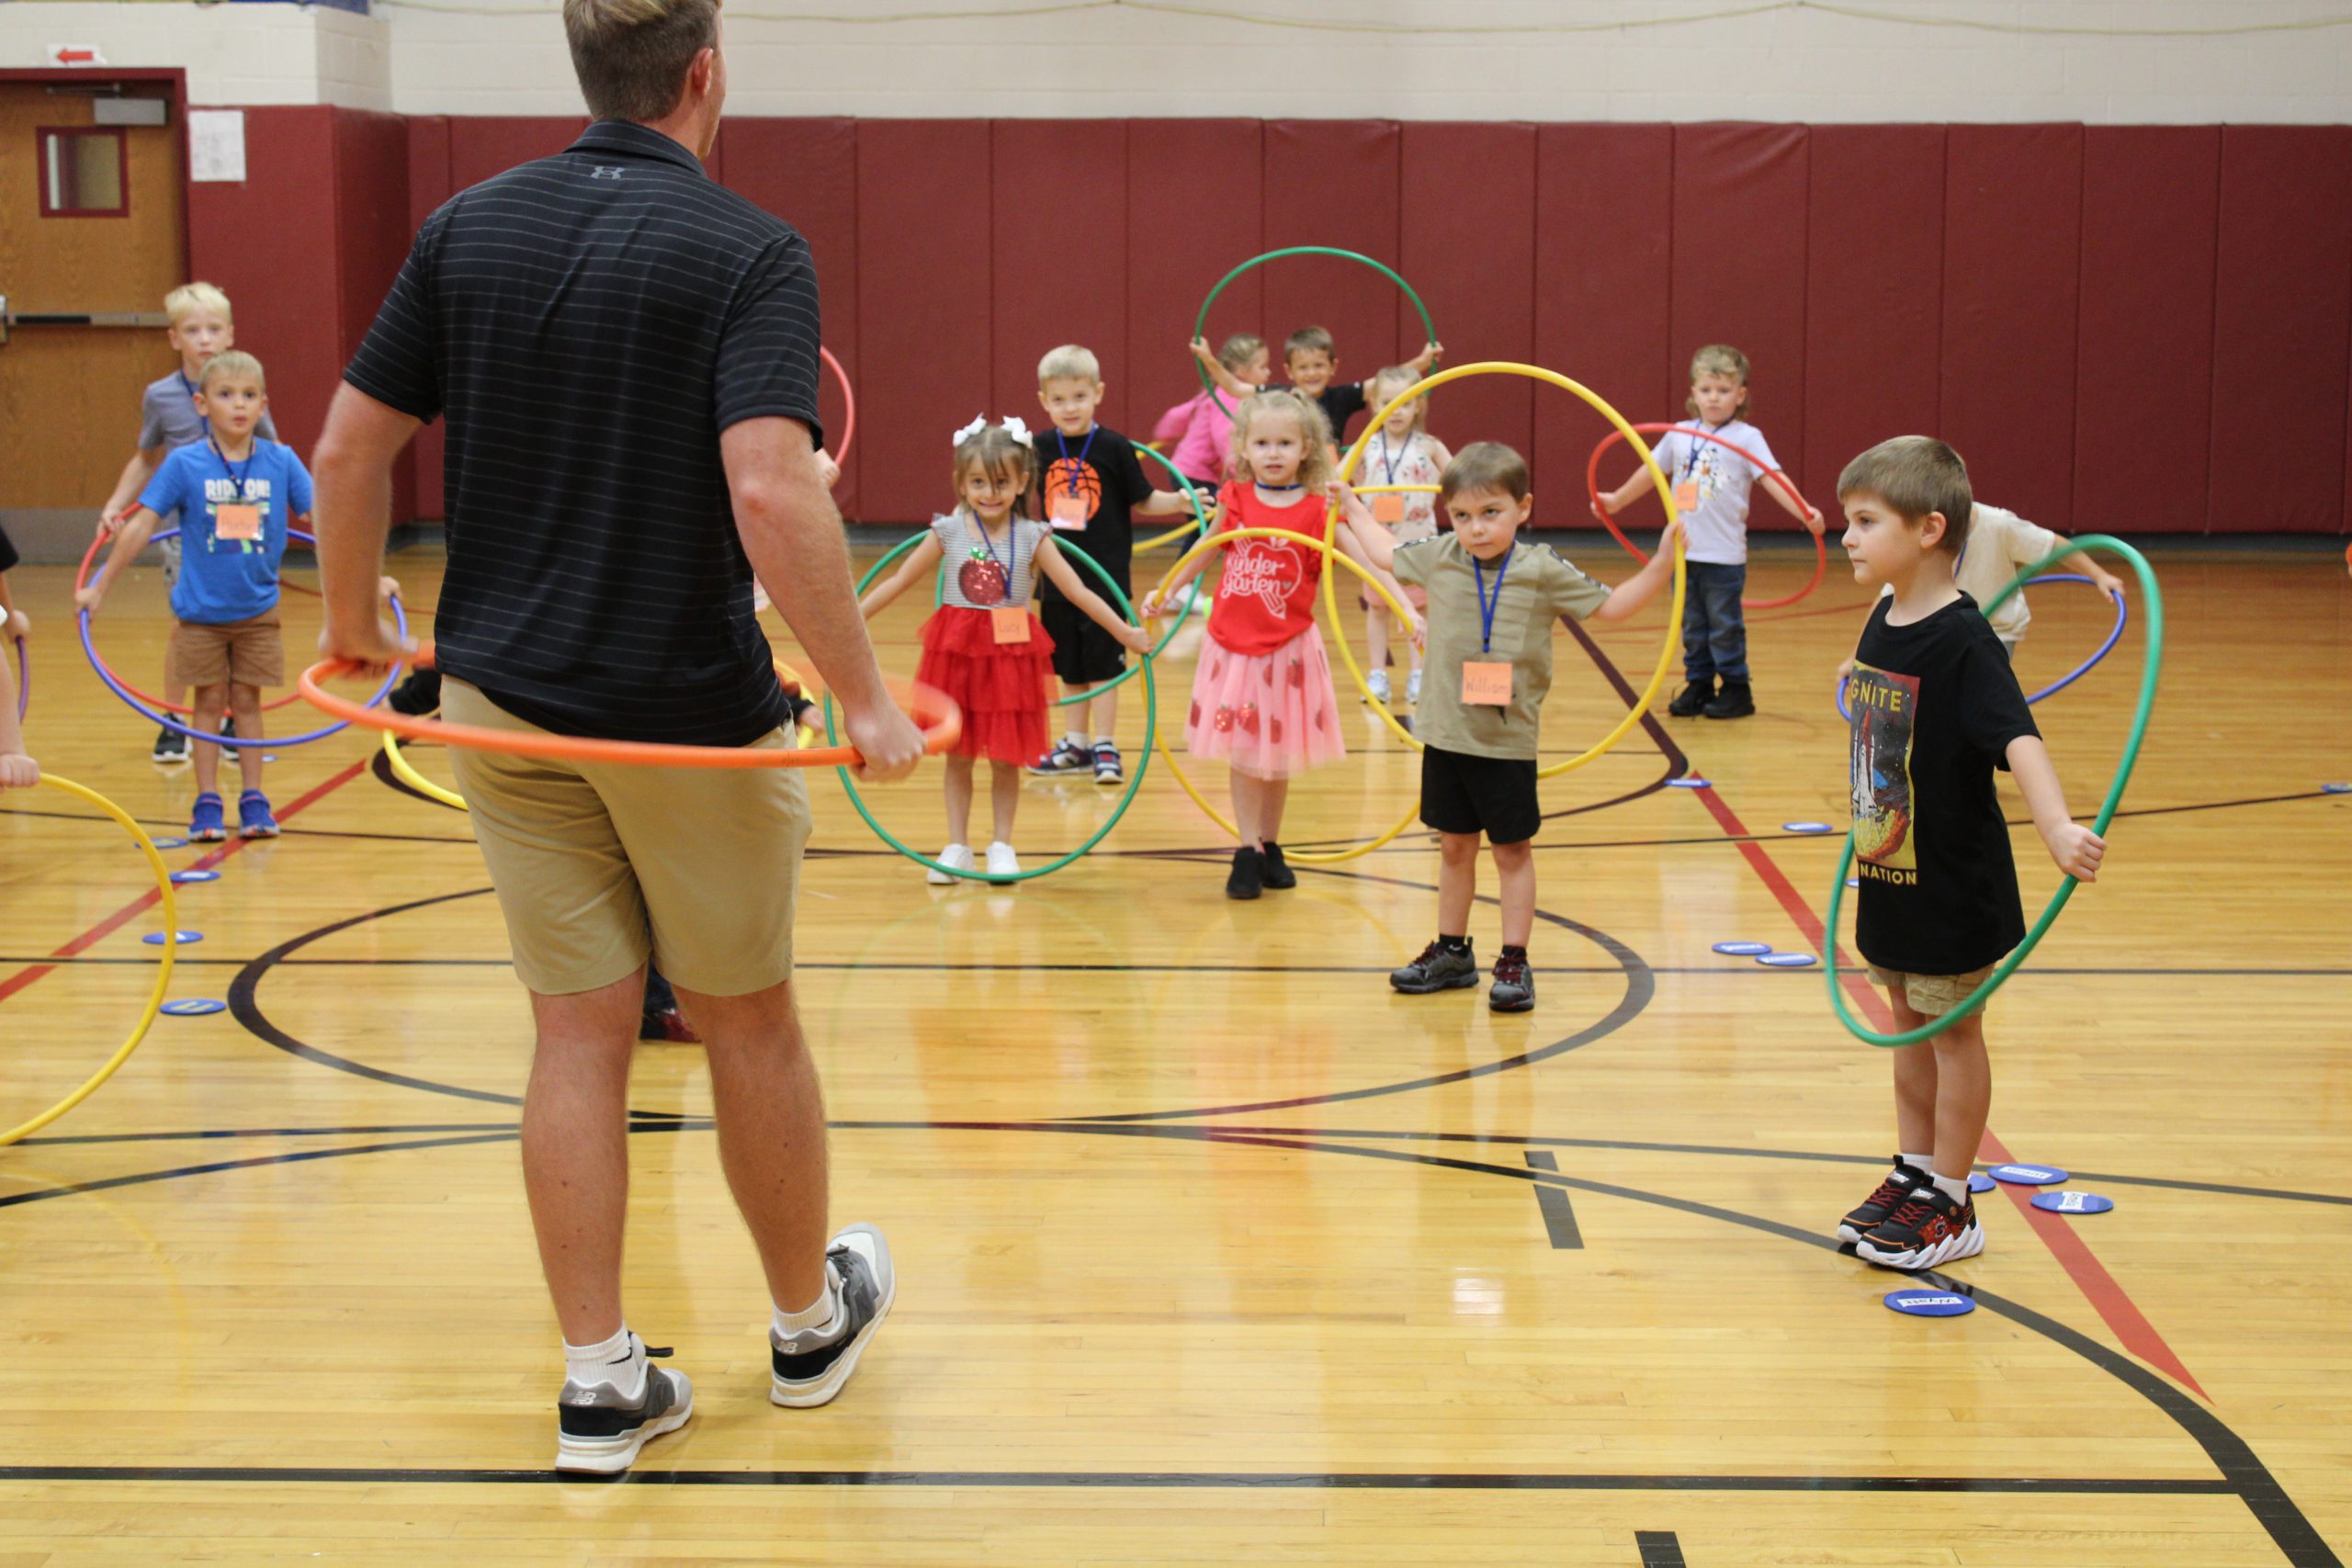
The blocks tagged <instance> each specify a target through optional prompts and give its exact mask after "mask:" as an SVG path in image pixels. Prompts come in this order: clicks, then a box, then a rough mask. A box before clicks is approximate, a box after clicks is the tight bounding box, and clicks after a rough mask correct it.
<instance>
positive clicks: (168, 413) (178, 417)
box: [139, 370, 277, 454]
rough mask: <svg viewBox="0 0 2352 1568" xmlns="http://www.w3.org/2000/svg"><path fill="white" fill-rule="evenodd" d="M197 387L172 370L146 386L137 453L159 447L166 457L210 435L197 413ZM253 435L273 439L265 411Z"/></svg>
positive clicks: (274, 428) (274, 432)
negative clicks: (162, 449)
mask: <svg viewBox="0 0 2352 1568" xmlns="http://www.w3.org/2000/svg"><path fill="white" fill-rule="evenodd" d="M197 391H198V387H197V384H196V383H195V382H193V381H191V380H189V379H188V378H187V376H185V375H183V374H182V373H181V372H179V371H177V370H175V371H173V372H172V373H171V374H170V375H168V376H164V377H159V378H156V379H155V380H153V381H150V382H148V383H147V389H146V390H145V391H144V392H142V393H141V394H140V397H139V449H140V450H141V452H153V450H154V449H155V448H156V447H158V446H161V447H162V448H164V452H165V453H166V454H169V453H173V452H176V451H178V450H179V449H180V448H181V447H183V446H192V445H194V444H195V443H197V442H198V441H201V440H203V439H204V438H205V436H206V435H207V434H209V433H210V431H211V428H212V427H211V426H210V425H209V424H207V423H205V420H204V416H203V415H202V414H200V413H198V412H197V409H196V394H197ZM254 434H256V435H258V436H260V437H261V438H262V439H263V440H265V441H275V440H277V425H275V424H273V423H270V418H269V414H268V412H267V411H266V410H265V411H264V412H263V413H262V416H261V418H260V419H259V420H257V421H255V422H254Z"/></svg>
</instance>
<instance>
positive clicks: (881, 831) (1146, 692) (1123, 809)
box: [825, 529, 1183, 885]
mask: <svg viewBox="0 0 2352 1568" xmlns="http://www.w3.org/2000/svg"><path fill="white" fill-rule="evenodd" d="M929 537H931V532H930V530H929V529H925V530H924V531H923V532H922V533H920V534H915V535H910V536H908V537H907V538H904V539H901V540H899V542H898V543H897V544H896V545H893V546H892V547H890V549H889V551H888V554H886V555H884V556H883V558H881V559H880V560H878V561H876V562H875V563H874V565H873V566H872V568H871V569H869V570H867V572H866V574H865V576H864V577H861V578H859V579H858V580H857V593H858V596H859V597H860V598H864V597H865V591H866V589H868V588H869V587H871V586H873V583H874V580H875V579H876V577H879V576H880V575H881V574H882V569H883V568H884V567H887V566H888V565H889V564H890V563H891V562H892V561H894V560H897V559H898V558H899V557H900V556H902V555H905V554H906V553H907V552H908V551H909V550H911V549H913V548H914V547H916V546H917V545H920V544H922V542H923V541H924V540H925V539H927V538H929ZM1054 544H1055V547H1057V548H1058V549H1063V550H1067V551H1069V554H1070V555H1071V556H1072V557H1073V558H1075V559H1076V560H1077V561H1078V562H1079V563H1080V565H1081V566H1083V567H1085V568H1086V570H1089V571H1091V572H1092V573H1093V574H1094V576H1095V580H1096V581H1098V582H1100V583H1101V584H1102V585H1103V589H1104V590H1105V591H1106V592H1109V593H1110V595H1111V599H1112V602H1113V603H1114V604H1117V605H1118V606H1119V613H1120V614H1121V615H1125V616H1126V617H1127V620H1128V621H1129V622H1130V623H1131V624H1137V625H1139V624H1141V623H1139V622H1136V611H1135V606H1134V605H1133V604H1129V603H1127V596H1126V595H1125V593H1123V592H1120V590H1119V585H1118V584H1117V583H1115V582H1114V581H1111V574H1110V573H1109V572H1107V571H1105V570H1103V563H1102V562H1100V561H1098V560H1096V559H1095V558H1093V557H1092V556H1090V555H1088V554H1087V553H1086V552H1085V551H1084V550H1081V549H1079V548H1077V547H1075V546H1072V545H1070V544H1069V543H1068V542H1066V541H1064V540H1060V539H1057V540H1055V541H1054ZM1177 624H1178V625H1179V626H1182V624H1183V623H1182V622H1181V621H1180V622H1178V623H1177ZM1165 645H1166V639H1165V638H1163V639H1162V646H1163V647H1164V646H1165ZM1158 651H1159V650H1158V649H1154V650H1153V651H1152V653H1150V654H1147V655H1145V656H1144V657H1143V658H1142V659H1141V660H1137V664H1136V667H1137V668H1138V669H1140V670H1142V671H1143V750H1142V752H1141V754H1140V755H1138V756H1137V757H1136V766H1135V771H1134V773H1130V774H1129V775H1128V777H1127V788H1126V793H1125V794H1124V795H1120V796H1119V804H1118V805H1117V806H1116V807H1114V808H1113V810H1112V812H1111V816H1110V819H1109V820H1108V821H1106V822H1104V823H1103V826H1101V827H1100V828H1097V829H1094V836H1093V837H1092V838H1091V839H1089V840H1086V842H1084V843H1082V844H1080V845H1079V846H1078V848H1076V849H1074V850H1072V851H1070V852H1069V853H1068V854H1066V855H1064V856H1062V858H1061V859H1059V860H1057V861H1054V862H1052V863H1048V864H1046V865H1041V866H1035V867H1033V868H1031V869H1030V870H1028V871H1019V872H1015V873H1013V874H1012V875H1011V876H990V875H989V874H988V873H987V872H985V871H980V870H977V869H975V870H970V871H967V870H964V869H961V868H959V867H956V866H952V865H944V864H942V863H940V862H938V861H935V860H933V859H932V858H931V857H930V856H929V855H927V854H924V853H923V852H922V851H920V850H914V849H910V848H909V847H907V846H906V845H905V844H902V843H900V842H899V840H897V839H895V838H893V837H891V835H890V830H889V829H888V828H885V827H884V826H882V824H881V823H879V822H876V820H875V819H874V813H872V812H871V811H868V810H867V809H866V808H865V796H863V795H859V794H858V793H857V781H856V780H855V779H853V778H851V777H850V776H849V770H848V769H847V768H835V769H834V770H833V771H834V772H835V773H839V774H840V775H841V779H842V788H843V789H845V790H847V791H848V792H849V803H850V804H851V805H852V806H854V807H857V814H858V816H860V817H862V818H865V825H866V826H867V827H869V828H871V829H874V836H875V837H876V838H877V839H880V840H882V841H883V842H884V843H886V844H888V845H889V846H890V847H891V848H892V849H894V850H896V851H898V852H899V853H900V854H902V855H904V856H906V857H907V858H908V859H909V860H910V861H913V862H914V863H917V864H918V865H924V866H928V867H930V868H931V869H932V870H933V871H936V872H941V873H943V874H946V875H949V876H957V877H961V878H963V879H964V880H965V881H967V882H990V883H996V884H999V885H1002V884H1004V883H1009V882H1027V881H1029V880H1030V879H1031V878H1033V877H1039V876H1050V875H1052V874H1054V873H1055V872H1057V871H1059V870H1061V868H1062V867H1064V866H1066V865H1068V864H1069V863H1070V862H1072V861H1074V860H1076V859H1078V858H1079V857H1080V855H1083V854H1084V853H1086V852H1087V851H1089V850H1091V849H1092V848H1093V847H1094V846H1095V845H1097V844H1099V843H1101V842H1102V841H1103V839H1104V838H1106V837H1107V836H1108V835H1109V834H1110V831H1111V829H1114V828H1115V827H1117V826H1118V825H1119V818H1122V817H1125V815H1126V814H1127V807H1130V806H1132V805H1134V804H1135V798H1136V790H1138V789H1141V788H1142V787H1143V776H1144V774H1145V773H1148V772H1149V771H1150V768H1151V746H1152V742H1153V741H1154V740H1155V739H1158V737H1159V681H1158V678H1157V677H1156V676H1155V675H1154V674H1153V672H1152V668H1151V667H1152V664H1153V661H1154V659H1155V658H1156V656H1157V654H1158ZM825 739H826V741H827V743H828V744H832V745H838V744H839V743H840V741H839V738H838V737H837V736H836V735H835V734H834V732H833V694H831V692H828V693H826V694H825Z"/></svg>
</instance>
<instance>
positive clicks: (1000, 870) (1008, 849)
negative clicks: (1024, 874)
mask: <svg viewBox="0 0 2352 1568" xmlns="http://www.w3.org/2000/svg"><path fill="white" fill-rule="evenodd" d="M964 853H965V854H966V856H967V857H968V856H969V855H970V854H971V851H969V850H966V851H965V852H964ZM966 863H967V864H969V863H970V862H969V860H968V858H967V861H966ZM1020 874H1021V857H1020V856H1019V855H1016V854H1014V853H1013V852H1012V845H1011V844H1008V843H1004V842H1002V841H1001V840H1000V841H999V842H997V843H993V844H990V845H989V875H990V876H1018V875H1020Z"/></svg>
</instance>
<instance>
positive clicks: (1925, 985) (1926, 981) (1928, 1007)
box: [1871, 964, 1993, 1018]
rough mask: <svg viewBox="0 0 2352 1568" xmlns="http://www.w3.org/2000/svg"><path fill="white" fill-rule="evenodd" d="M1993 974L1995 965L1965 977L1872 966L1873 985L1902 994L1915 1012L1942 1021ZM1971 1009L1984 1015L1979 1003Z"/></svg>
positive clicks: (1973, 971)
mask: <svg viewBox="0 0 2352 1568" xmlns="http://www.w3.org/2000/svg"><path fill="white" fill-rule="evenodd" d="M1992 972H1993V965H1991V964H1986V965H1985V967H1984V968H1982V969H1976V970H1972V971H1970V972H1969V973H1968V974H1965V975H1905V974H1904V973H1903V972H1902V971H1901V970H1899V969H1882V968H1880V967H1879V966H1878V965H1877V964H1871V985H1873V986H1883V987H1886V988H1887V989H1888V990H1890V991H1899V992H1901V993H1902V995H1903V999H1904V1000H1905V1001H1906V1002H1908V1003H1910V1004H1911V1010H1912V1011H1913V1012H1916V1013H1918V1014H1920V1015H1921V1016H1923V1017H1926V1018H1941V1017H1943V1015H1944V1014H1946V1013H1948V1012H1950V1011H1951V1010H1952V1009H1954V1008H1956V1007H1958V1006H1959V1005H1960V1004H1961V1002H1962V1000H1963V999H1964V998H1966V997H1967V995H1968V993H1969V992H1971V991H1973V990H1974V989H1975V988H1976V987H1979V986H1981V985H1983V984H1984V983H1985V976H1987V975H1990V974H1991V973H1992ZM1984 1010H1985V1004H1984V1003H1982V1002H1979V1003H1977V1004H1976V1006H1974V1007H1973V1008H1971V1009H1969V1011H1970V1012H1972V1013H1979V1012H1983V1011H1984Z"/></svg>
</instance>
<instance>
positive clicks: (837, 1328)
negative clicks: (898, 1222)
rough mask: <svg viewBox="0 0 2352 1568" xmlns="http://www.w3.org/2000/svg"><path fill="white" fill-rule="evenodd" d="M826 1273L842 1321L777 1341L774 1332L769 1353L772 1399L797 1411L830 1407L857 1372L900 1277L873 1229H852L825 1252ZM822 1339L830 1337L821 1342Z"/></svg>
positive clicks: (895, 1293) (770, 1335)
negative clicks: (830, 1274)
mask: <svg viewBox="0 0 2352 1568" xmlns="http://www.w3.org/2000/svg"><path fill="white" fill-rule="evenodd" d="M825 1267H826V1268H828V1269H831V1270H832V1271H833V1280H834V1282H835V1284H836V1285H837V1286H838V1287H839V1289H840V1292H841V1308H840V1310H839V1312H838V1314H836V1315H837V1317H838V1318H839V1319H841V1320H842V1321H841V1322H840V1323H839V1324H838V1325H829V1327H828V1328H825V1329H809V1330H807V1331H805V1332H803V1333H799V1334H795V1335H792V1336H789V1337H786V1338H784V1339H778V1338H777V1337H776V1336H775V1331H774V1330H773V1329H771V1330H770V1331H769V1333H768V1349H769V1352H770V1360H771V1362H772V1364H773V1375H772V1377H771V1380H770V1382H769V1386H768V1398H769V1399H771V1400H773V1401H774V1402H775V1403H776V1404H783V1405H788V1406H790V1407H791V1408H792V1409H795V1410H809V1409H813V1408H814V1407H815V1406H817V1405H820V1404H831V1402H832V1399H833V1396H834V1395H835V1394H837V1393H841V1391H842V1384H843V1383H845V1382H849V1375H850V1373H852V1372H854V1371H856V1370H857V1359H858V1357H859V1356H861V1355H863V1354H864V1353H865V1342H866V1341H867V1340H869V1339H871V1338H873V1337H874V1331H875V1330H876V1329H877V1328H879V1327H881V1326H882V1320H883V1319H884V1318H885V1317H888V1315H889V1314H890V1303H892V1302H894V1301H896V1300H897V1299H898V1295H899V1276H898V1272H897V1270H895V1269H892V1268H891V1267H890V1244H889V1243H888V1242H886V1241H884V1240H883V1239H882V1233H881V1232H880V1231H878V1230H876V1229H875V1228H874V1227H873V1226H872V1225H850V1226H848V1227H847V1228H845V1229H843V1230H842V1232H841V1234H839V1235H836V1236H834V1237H833V1240H832V1245H831V1246H830V1247H827V1248H826V1249H825ZM820 1335H826V1336H828V1337H825V1338H823V1339H822V1340H821V1341H820V1337H819V1336H820Z"/></svg>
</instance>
